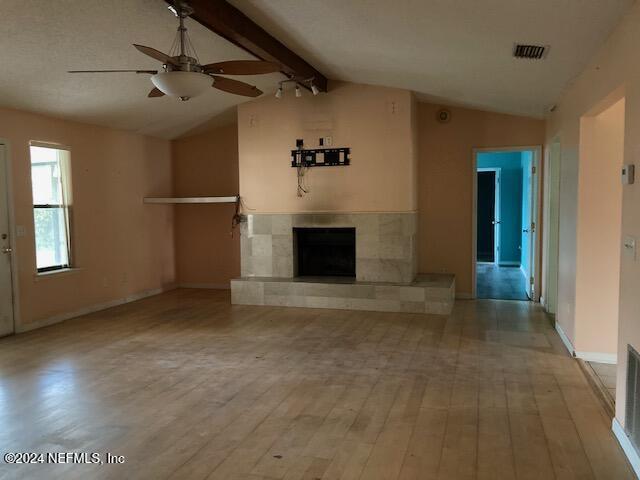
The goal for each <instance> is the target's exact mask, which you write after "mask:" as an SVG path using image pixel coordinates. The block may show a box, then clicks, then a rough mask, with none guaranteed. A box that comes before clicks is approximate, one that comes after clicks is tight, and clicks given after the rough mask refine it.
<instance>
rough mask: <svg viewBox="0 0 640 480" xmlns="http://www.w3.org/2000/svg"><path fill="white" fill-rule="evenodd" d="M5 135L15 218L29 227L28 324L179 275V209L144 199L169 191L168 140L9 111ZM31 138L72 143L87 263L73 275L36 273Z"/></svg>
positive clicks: (1, 128) (0, 125) (79, 259)
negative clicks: (175, 229) (175, 253)
mask: <svg viewBox="0 0 640 480" xmlns="http://www.w3.org/2000/svg"><path fill="white" fill-rule="evenodd" d="M0 138H2V139H4V140H6V141H8V143H9V148H10V153H9V154H10V159H11V168H12V183H13V192H14V194H13V199H14V208H15V223H16V224H17V225H21V226H24V227H26V235H25V236H24V237H19V238H17V242H16V244H15V245H14V248H15V252H16V253H15V254H16V255H17V258H16V260H17V265H18V288H19V295H20V296H19V299H20V304H19V307H20V314H21V323H22V325H23V326H24V325H26V326H28V325H29V324H34V322H39V321H44V320H47V319H49V318H51V317H54V316H56V315H61V314H66V313H70V312H74V311H77V310H79V309H83V308H87V307H91V306H94V305H99V304H102V303H106V302H110V301H113V300H117V299H121V298H124V297H127V296H129V295H132V294H137V293H141V292H144V291H147V290H154V289H158V288H163V287H167V286H170V285H171V284H172V283H173V281H174V258H173V213H172V209H171V207H166V206H155V205H144V204H143V203H142V198H143V197H144V196H147V195H153V194H163V195H165V194H167V193H170V191H171V157H170V155H171V154H170V146H169V142H168V141H164V140H158V139H153V138H150V137H145V136H141V135H136V134H132V133H126V132H122V131H117V130H112V129H108V128H103V127H96V126H90V125H84V124H79V123H74V122H68V121H63V120H57V119H53V118H49V117H45V116H41V115H35V114H30V113H24V112H19V111H15V110H8V109H0ZM30 140H38V141H42V142H51V143H60V144H64V145H67V146H69V147H70V149H71V174H72V183H73V201H74V204H73V231H72V238H73V247H74V249H73V256H74V259H75V264H76V266H77V267H79V268H80V270H78V271H75V272H72V273H69V274H62V275H52V276H47V277H38V278H36V276H35V272H36V264H35V244H34V227H33V210H32V197H31V172H30V158H29V141H30ZM19 326H20V325H19Z"/></svg>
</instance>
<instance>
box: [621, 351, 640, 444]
mask: <svg viewBox="0 0 640 480" xmlns="http://www.w3.org/2000/svg"><path fill="white" fill-rule="evenodd" d="M628 350H629V354H628V355H629V356H628V362H629V363H628V366H627V403H626V404H625V410H626V411H625V416H624V417H625V418H624V428H625V430H626V431H627V435H628V436H629V439H630V440H631V443H632V444H633V446H634V447H635V448H636V450H638V446H640V355H638V352H636V350H635V349H634V348H633V347H632V346H631V345H628Z"/></svg>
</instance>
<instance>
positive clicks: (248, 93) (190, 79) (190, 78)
mask: <svg viewBox="0 0 640 480" xmlns="http://www.w3.org/2000/svg"><path fill="white" fill-rule="evenodd" d="M169 9H170V10H171V11H172V12H173V13H174V14H175V15H176V16H177V17H178V19H179V21H180V25H179V27H178V32H177V34H176V38H175V40H174V42H173V46H172V47H171V50H170V51H169V55H167V54H165V53H162V52H160V51H158V50H156V49H155V48H151V47H145V46H144V45H136V44H134V45H133V46H134V47H136V48H137V49H138V50H139V51H140V52H142V53H144V54H145V55H148V56H150V57H151V58H154V59H155V60H158V61H160V62H162V70H71V71H69V73H120V72H131V73H140V74H145V73H146V74H150V75H152V77H151V82H152V83H153V85H154V86H155V88H153V90H151V91H150V92H149V94H148V95H147V96H148V97H152V98H155V97H162V96H164V95H169V96H173V97H177V98H179V99H180V100H182V101H186V100H189V99H190V98H192V97H195V96H196V95H199V94H201V93H203V92H205V91H206V90H207V89H208V88H210V87H213V88H217V89H218V90H222V91H225V92H228V93H234V94H236V95H243V96H245V97H258V96H260V95H262V91H261V90H260V89H258V88H257V87H255V86H253V85H249V84H248V83H244V82H240V81H238V80H234V79H231V78H226V77H221V76H220V75H261V74H265V73H275V72H279V71H280V70H281V67H280V65H278V64H277V63H274V62H266V61H262V60H231V61H226V62H217V63H208V64H206V65H202V64H200V61H199V60H198V56H197V54H196V51H195V49H194V48H193V44H192V43H191V40H190V39H189V35H188V33H187V28H186V27H185V26H184V19H185V18H186V17H188V16H189V15H191V14H192V13H193V9H192V8H191V7H190V6H189V5H187V4H186V3H185V2H181V1H178V2H176V4H175V6H173V5H172V6H170V7H169Z"/></svg>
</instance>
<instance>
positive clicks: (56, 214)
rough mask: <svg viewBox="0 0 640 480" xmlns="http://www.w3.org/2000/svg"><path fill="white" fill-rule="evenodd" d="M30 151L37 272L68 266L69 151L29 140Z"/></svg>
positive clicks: (69, 261) (69, 254)
mask: <svg viewBox="0 0 640 480" xmlns="http://www.w3.org/2000/svg"><path fill="white" fill-rule="evenodd" d="M30 150H31V187H32V192H33V222H34V227H35V237H36V267H37V269H38V272H49V271H53V270H60V269H63V268H69V267H70V266H71V246H70V242H69V236H70V235H69V205H70V198H69V197H70V189H69V150H65V149H63V148H61V147H55V146H44V145H41V144H35V143H33V142H32V143H31V147H30Z"/></svg>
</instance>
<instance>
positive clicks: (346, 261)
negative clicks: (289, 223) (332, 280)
mask: <svg viewBox="0 0 640 480" xmlns="http://www.w3.org/2000/svg"><path fill="white" fill-rule="evenodd" d="M293 236H294V241H295V244H294V245H295V247H296V248H295V251H296V265H297V268H296V274H297V276H299V277H308V276H313V277H323V276H327V277H355V276H356V229H355V228H294V229H293Z"/></svg>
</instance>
